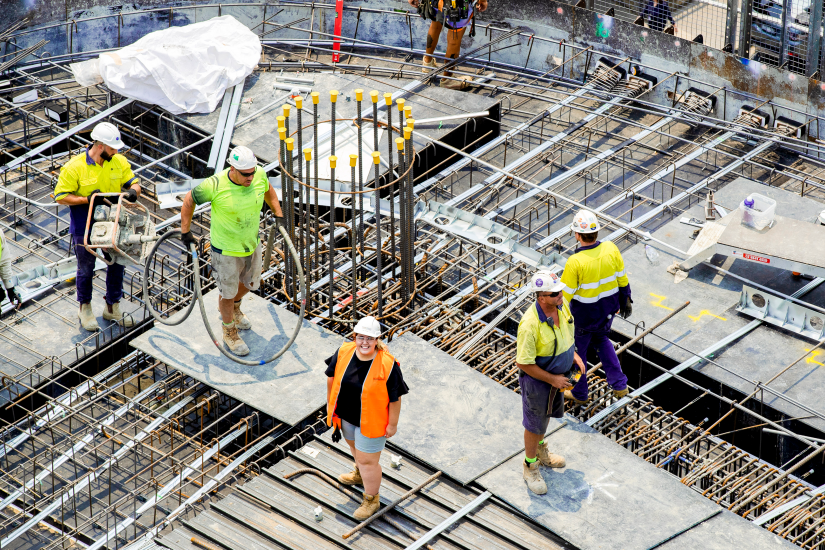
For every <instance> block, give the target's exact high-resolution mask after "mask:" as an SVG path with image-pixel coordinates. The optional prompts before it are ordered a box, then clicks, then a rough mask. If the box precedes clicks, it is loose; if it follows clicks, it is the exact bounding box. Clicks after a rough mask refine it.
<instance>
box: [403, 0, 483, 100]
mask: <svg viewBox="0 0 825 550" xmlns="http://www.w3.org/2000/svg"><path fill="white" fill-rule="evenodd" d="M407 2H409V4H410V5H411V6H412V7H414V8H417V9H418V13H420V14H421V16H422V17H424V18H425V19H430V20H431V21H432V23H430V30H429V31H428V32H427V48H426V52H427V54H426V55H425V56H424V60H423V61H424V72H425V73H429V72H430V71H431V70H433V69H437V68H438V65H437V64H436V62H435V58H434V57H432V54H433V53H434V52H435V48H436V46H438V39H439V38H440V37H441V29H442V28H443V27H444V26H445V25H446V26H447V51H446V52H445V56H446V57H447V58H448V59H456V58H457V57H458V54H459V52H460V51H461V39H462V38H463V37H464V32H465V31H466V30H467V25H472V27H473V30H471V31H470V36H473V35H474V34H475V11H476V10H478V11H480V12H482V11H486V10H487V0H477V2H474V1H473V0H407ZM445 4H446V8H445ZM444 76H448V77H453V74H452V73H451V72H450V71H445V72H444ZM454 78H457V79H458V80H453V79H452V78H442V79H441V86H442V87H444V88H451V89H454V90H463V89H464V88H466V87H467V84H468V81H471V80H472V78H471V77H469V76H464V75H460V76H455V77H454Z"/></svg>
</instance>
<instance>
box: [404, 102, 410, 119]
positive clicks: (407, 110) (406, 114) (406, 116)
mask: <svg viewBox="0 0 825 550" xmlns="http://www.w3.org/2000/svg"><path fill="white" fill-rule="evenodd" d="M404 118H412V107H410V106H409V105H407V106H406V107H404Z"/></svg>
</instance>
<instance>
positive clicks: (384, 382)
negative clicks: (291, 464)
mask: <svg viewBox="0 0 825 550" xmlns="http://www.w3.org/2000/svg"><path fill="white" fill-rule="evenodd" d="M354 332H355V334H354V338H353V341H352V342H346V343H345V344H343V345H342V346H341V347H340V348H339V349H338V351H336V352H335V354H334V355H333V356H332V357H330V358H329V359H327V360H326V363H327V370H326V375H327V377H328V378H327V425H328V426H335V433H334V434H333V436H332V439H333V441H336V442H337V441H338V439H340V432H343V433H344V439H345V440H346V441H347V444H348V445H349V448H350V450H351V451H352V456H353V457H354V458H355V470H353V471H352V472H349V473H346V474H342V475H340V476H339V477H338V481H340V482H341V483H343V484H345V485H363V486H364V501H363V502H362V503H361V506H360V507H359V508H358V509H357V510H356V511H355V513H354V514H353V515H354V517H355V518H356V519H357V520H359V521H363V520H365V519H367V518H368V517H370V516H371V515H373V514H374V513H375V512H377V511H378V508H379V506H380V500H379V496H378V491H379V488H380V487H381V465H380V464H379V463H378V459H379V458H380V457H381V451H383V450H384V444H385V443H386V442H387V438H388V437H392V436H393V435H395V432H396V430H397V429H398V417H399V415H400V414H401V396H402V395H405V394H406V393H408V392H409V388H408V387H407V384H405V383H404V377H403V376H402V374H401V366H400V365H399V364H398V362H397V361H396V360H395V358H394V357H393V356H392V355H390V353H389V351H388V350H387V347H386V346H385V345H384V343H383V342H381V340H379V339H378V338H379V337H380V336H381V325H380V324H379V323H378V321H377V320H376V319H375V317H364V318H363V319H361V320H360V321H358V324H356V325H355V329H354ZM339 430H340V431H339Z"/></svg>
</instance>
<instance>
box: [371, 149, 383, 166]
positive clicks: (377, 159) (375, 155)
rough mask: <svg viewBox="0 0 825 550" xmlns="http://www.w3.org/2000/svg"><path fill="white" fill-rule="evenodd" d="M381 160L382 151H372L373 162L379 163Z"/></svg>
mask: <svg viewBox="0 0 825 550" xmlns="http://www.w3.org/2000/svg"><path fill="white" fill-rule="evenodd" d="M379 162H381V153H379V152H378V151H373V152H372V163H373V164H378V163H379Z"/></svg>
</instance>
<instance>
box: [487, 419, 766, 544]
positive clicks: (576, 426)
mask: <svg viewBox="0 0 825 550" xmlns="http://www.w3.org/2000/svg"><path fill="white" fill-rule="evenodd" d="M565 420H566V421H567V422H568V425H567V426H565V427H564V428H562V429H561V430H559V431H557V432H556V433H554V434H553V435H551V436H549V438H548V443H549V445H550V448H551V450H552V451H553V452H556V453H559V454H561V455H563V456H564V457H565V459H566V460H567V466H566V467H565V468H561V469H557V470H556V469H549V468H541V472H542V476H543V477H544V480H545V482H546V483H547V489H548V491H547V494H545V495H541V496H539V495H536V494H534V493H532V492H530V491H529V489H527V485H526V484H525V483H524V481H523V479H522V462H523V457H522V456H516V457H514V458H512V459H511V460H509V461H507V462H505V463H504V464H502V465H501V466H499V467H498V468H496V469H494V470H493V471H491V472H489V473H488V474H485V475H484V476H482V477H481V478H480V479H479V480H478V482H479V483H480V484H481V485H482V486H483V487H485V488H486V489H487V490H489V491H491V492H492V493H493V494H494V495H496V496H497V497H499V498H500V499H502V500H504V501H505V502H507V503H509V504H510V505H512V506H514V507H515V508H517V509H519V510H520V511H522V512H524V513H525V514H527V515H528V516H530V517H531V518H533V519H535V520H536V521H538V522H539V523H540V524H542V525H544V526H546V527H548V528H549V529H551V530H552V531H553V532H555V533H557V534H558V535H559V536H561V537H563V538H564V539H566V540H568V541H569V542H570V543H572V544H574V545H575V546H577V547H579V548H582V549H590V548H594V549H595V548H599V549H601V550H608V549H614V548H615V549H617V550H618V549H621V550H633V549H646V548H649V547H651V546H653V545H655V544H657V543H659V542H661V541H663V540H665V539H666V538H668V537H670V536H672V535H674V534H675V533H678V532H679V531H681V530H683V529H687V528H688V527H690V526H691V525H693V524H695V523H697V522H699V521H701V520H703V519H705V518H707V517H708V516H710V515H711V514H713V513H714V512H716V511H717V510H718V509H719V508H718V506H717V505H716V504H714V503H712V502H711V501H709V500H707V499H705V498H704V497H702V496H701V495H700V494H698V493H696V492H694V491H693V490H691V489H689V488H688V487H685V486H684V485H682V484H681V483H679V480H678V479H676V478H674V477H673V476H671V475H670V474H668V473H666V472H663V471H661V470H658V469H657V468H656V467H655V466H653V465H652V464H649V463H648V462H645V461H644V460H642V459H641V458H639V457H638V456H636V455H635V454H633V453H631V452H630V451H628V450H626V449H625V448H623V447H621V446H619V445H616V444H615V443H614V442H613V441H611V440H610V439H608V438H607V437H605V436H603V435H601V434H600V433H598V432H596V431H594V430H593V429H591V428H590V427H588V426H586V425H585V424H582V423H581V422H579V421H577V420H576V419H575V418H573V417H570V416H567V417H566V418H565ZM554 422H556V421H552V422H551V425H550V428H551V429H552V427H553V425H554ZM759 531H762V530H761V529H760V528H758V527H755V526H751V528H750V531H748V530H747V529H744V530H743V531H742V534H741V535H737V538H738V542H739V544H737V545H735V546H728V548H733V547H743V546H744V547H748V548H750V540H751V536H752V532H757V534H758V535H759V537H762V535H761V533H758V532H759ZM770 536H773V535H770ZM677 540H678V539H677ZM705 547H706V545H704V544H698V545H696V546H694V548H705Z"/></svg>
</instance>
